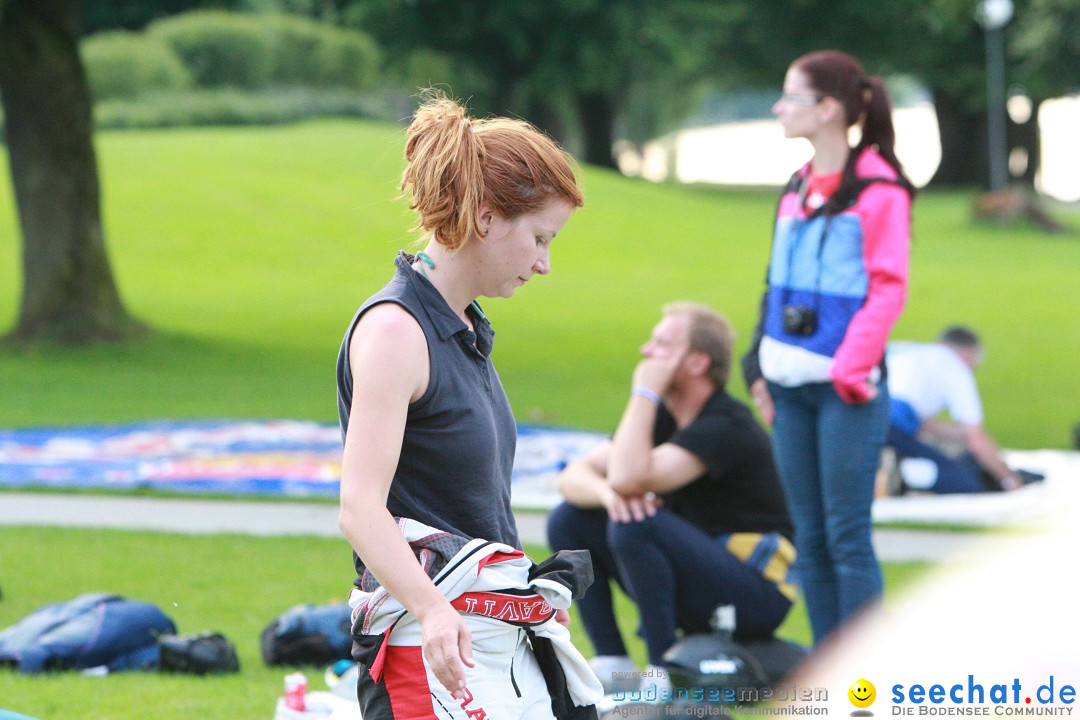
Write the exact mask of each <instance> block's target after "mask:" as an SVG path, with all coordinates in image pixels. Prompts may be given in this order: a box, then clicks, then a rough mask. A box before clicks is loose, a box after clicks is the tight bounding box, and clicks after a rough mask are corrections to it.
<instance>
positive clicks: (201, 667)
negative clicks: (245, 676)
mask: <svg viewBox="0 0 1080 720" xmlns="http://www.w3.org/2000/svg"><path fill="white" fill-rule="evenodd" d="M158 645H159V646H160V648H161V665H160V668H161V670H162V671H163V672H178V673H189V674H192V675H207V674H211V673H229V672H238V671H239V670H240V660H239V658H237V657H236V648H234V647H233V645H232V643H230V642H229V641H228V640H226V639H225V636H224V635H222V634H221V633H210V632H208V633H202V634H199V635H161V636H160V637H158Z"/></svg>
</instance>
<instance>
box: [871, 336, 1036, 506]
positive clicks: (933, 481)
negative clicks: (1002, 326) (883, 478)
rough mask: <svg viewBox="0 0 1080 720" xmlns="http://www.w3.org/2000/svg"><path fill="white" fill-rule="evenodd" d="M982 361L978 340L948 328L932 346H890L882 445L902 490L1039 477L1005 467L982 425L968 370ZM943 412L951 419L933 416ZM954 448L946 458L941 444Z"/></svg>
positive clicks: (947, 489) (996, 486) (979, 488)
mask: <svg viewBox="0 0 1080 720" xmlns="http://www.w3.org/2000/svg"><path fill="white" fill-rule="evenodd" d="M981 360H982V346H981V344H980V342H979V337H978V335H976V334H975V333H974V332H973V331H972V330H971V329H969V328H966V327H959V326H956V327H950V328H948V329H947V330H945V332H943V333H942V335H941V337H940V338H938V341H937V342H936V343H914V342H902V343H893V344H891V345H890V346H889V350H888V355H887V360H886V366H887V367H888V369H889V374H888V385H889V395H890V397H891V398H892V419H891V423H890V427H889V438H888V442H887V445H888V446H889V447H892V448H893V449H894V450H895V452H896V456H897V460H898V461H899V470H900V478H901V479H902V480H903V484H904V487H905V488H906V489H911V490H925V491H929V492H935V493H973V492H983V491H985V490H1014V489H1016V488H1018V487H1020V486H1021V485H1023V484H1024V483H1025V482H1032V481H1035V480H1042V479H1043V476H1042V475H1038V474H1036V473H1030V472H1027V471H1025V470H1018V471H1014V470H1011V469H1010V468H1009V467H1008V466H1007V465H1006V464H1005V463H1004V462H1003V461H1002V459H1001V457H1000V455H999V453H998V447H997V445H996V444H995V443H994V441H993V439H992V438H991V437H990V435H989V433H987V432H986V430H985V429H984V428H983V425H982V422H983V413H982V402H981V400H980V399H979V389H978V387H977V385H976V383H975V374H974V372H973V370H974V369H975V368H976V367H977V366H978V365H979V363H980V362H981ZM946 410H947V411H948V413H949V419H948V420H946V419H943V418H940V417H938V416H939V415H940V414H941V413H943V412H944V411H946ZM950 446H951V447H958V448H959V449H960V450H961V453H960V454H959V455H958V456H957V457H952V456H950V455H948V454H946V453H945V452H943V450H942V448H943V447H950Z"/></svg>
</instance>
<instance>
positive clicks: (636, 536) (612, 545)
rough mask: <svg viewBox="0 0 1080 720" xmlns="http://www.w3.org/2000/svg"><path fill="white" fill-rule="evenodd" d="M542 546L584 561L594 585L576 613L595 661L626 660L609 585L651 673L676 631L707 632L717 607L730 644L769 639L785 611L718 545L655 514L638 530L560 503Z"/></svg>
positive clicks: (773, 590)
mask: <svg viewBox="0 0 1080 720" xmlns="http://www.w3.org/2000/svg"><path fill="white" fill-rule="evenodd" d="M548 542H549V543H550V545H551V548H552V549H553V550H566V549H586V550H589V551H590V552H591V553H592V560H593V572H594V574H595V581H594V582H593V585H592V587H590V588H589V591H588V593H586V595H585V597H584V598H582V599H581V600H580V601H578V609H579V610H580V612H581V619H582V622H583V623H584V625H585V632H586V633H588V635H589V640H590V641H592V644H593V648H594V649H595V650H596V654H597V655H626V654H627V652H626V646H625V645H624V644H623V639H622V636H621V635H620V634H619V629H618V626H617V625H616V624H615V611H614V606H613V604H612V590H611V583H610V581H612V580H614V581H615V582H617V583H618V584H619V586H620V587H621V588H622V589H623V590H624V591H625V592H626V594H627V595H629V596H630V598H631V599H633V601H634V602H635V603H636V604H637V607H638V613H639V615H640V616H641V629H640V634H641V636H642V637H643V638H644V639H645V644H646V646H647V648H648V652H649V662H650V663H651V664H653V665H660V664H661V663H662V658H663V655H664V652H665V651H666V650H667V649H668V648H669V647H671V646H672V645H673V644H674V643H675V639H676V631H677V630H678V629H682V630H683V631H685V632H688V633H694V632H707V631H708V630H709V620H710V618H711V617H712V614H713V611H714V610H715V609H716V607H717V606H718V605H734V606H735V618H736V624H737V628H736V633H735V635H736V637H737V638H748V637H768V636H770V635H772V633H773V631H774V630H776V627H777V626H778V625H779V624H780V623H781V622H783V620H784V616H785V615H787V612H788V609H789V608H790V607H791V602H790V601H789V600H788V599H787V597H785V596H784V594H783V593H782V592H780V590H779V589H778V588H777V587H776V585H774V584H773V583H771V582H769V581H768V580H766V579H764V578H763V577H761V575H760V574H758V573H757V572H756V571H755V570H753V569H752V568H750V567H748V566H747V565H746V564H744V563H743V562H742V561H741V560H739V559H738V558H737V557H735V556H734V555H732V554H731V553H730V552H728V550H727V547H726V542H725V539H724V538H723V537H715V538H714V537H711V536H710V535H708V534H707V533H705V532H704V531H703V530H701V529H700V528H698V527H697V526H696V525H694V524H693V523H691V522H689V521H687V520H685V519H683V518H682V517H680V516H678V515H676V514H674V513H672V512H670V511H668V510H665V509H662V508H661V509H660V511H659V512H658V513H657V514H656V515H655V516H654V517H651V518H647V519H645V520H643V521H642V522H630V523H616V522H612V521H611V520H610V519H609V518H608V515H607V511H605V510H604V509H602V508H601V509H590V510H583V509H581V508H577V507H574V506H573V505H570V504H569V503H563V504H562V505H559V506H558V507H556V508H555V509H554V510H552V511H551V514H550V515H549V516H548Z"/></svg>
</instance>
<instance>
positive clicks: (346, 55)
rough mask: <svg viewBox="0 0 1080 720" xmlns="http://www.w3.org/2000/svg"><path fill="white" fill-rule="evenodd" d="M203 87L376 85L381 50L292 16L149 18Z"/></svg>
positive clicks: (357, 36)
mask: <svg viewBox="0 0 1080 720" xmlns="http://www.w3.org/2000/svg"><path fill="white" fill-rule="evenodd" d="M147 32H148V33H150V34H151V35H152V36H155V37H157V38H160V39H161V40H162V41H164V42H166V43H168V44H169V45H170V46H171V47H172V48H173V49H174V50H175V51H176V52H177V54H179V55H180V57H181V58H182V59H183V61H184V63H185V64H186V65H187V67H188V69H189V70H190V71H191V73H192V74H193V75H194V77H195V82H196V85H197V86H199V87H203V88H214V87H240V88H246V89H249V90H252V89H259V88H264V87H267V86H271V85H276V86H296V85H304V86H308V87H317V88H335V87H336V88H349V89H352V90H361V89H366V88H370V87H373V86H374V85H375V83H376V80H377V74H378V67H379V63H380V53H379V50H378V47H377V46H376V45H375V42H374V41H373V40H372V39H371V38H370V37H369V36H367V35H365V34H363V33H360V32H357V31H346V30H341V29H339V28H335V27H332V26H329V25H325V24H322V23H318V22H315V21H314V20H309V19H307V18H302V17H298V16H295V15H281V14H273V13H261V14H235V13H226V12H220V11H193V12H188V13H183V14H180V15H175V16H173V17H170V18H165V19H163V20H159V21H157V22H155V23H153V24H151V25H150V26H149V27H148V28H147Z"/></svg>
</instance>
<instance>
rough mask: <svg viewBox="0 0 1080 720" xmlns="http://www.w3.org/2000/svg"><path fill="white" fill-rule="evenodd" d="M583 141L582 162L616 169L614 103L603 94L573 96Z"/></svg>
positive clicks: (593, 93) (592, 93) (608, 96)
mask: <svg viewBox="0 0 1080 720" xmlns="http://www.w3.org/2000/svg"><path fill="white" fill-rule="evenodd" d="M574 103H575V105H576V106H577V109H578V117H579V118H580V119H581V131H582V137H583V139H584V141H585V152H584V160H585V162H587V163H591V164H593V165H599V166H601V167H606V168H611V169H613V170H614V169H616V168H617V165H616V164H615V155H614V154H613V153H612V146H613V145H614V144H615V112H616V107H615V101H614V100H613V99H612V97H611V96H610V95H609V94H607V93H604V92H599V91H596V92H582V93H578V94H577V95H575V96H574Z"/></svg>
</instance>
